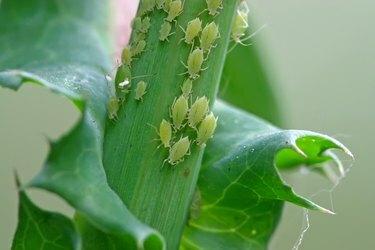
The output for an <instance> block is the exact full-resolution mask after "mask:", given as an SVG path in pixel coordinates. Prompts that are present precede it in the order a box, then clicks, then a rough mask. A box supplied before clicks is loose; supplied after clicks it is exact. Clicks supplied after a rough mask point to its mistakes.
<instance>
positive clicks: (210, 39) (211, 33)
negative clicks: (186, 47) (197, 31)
mask: <svg viewBox="0 0 375 250" xmlns="http://www.w3.org/2000/svg"><path fill="white" fill-rule="evenodd" d="M219 37H220V33H219V27H218V26H217V25H216V24H215V22H211V23H209V24H207V25H206V27H204V29H203V30H202V34H201V37H200V48H201V49H202V50H203V51H204V52H208V51H210V50H211V48H212V47H213V46H214V43H215V41H216V39H218V38H219Z"/></svg>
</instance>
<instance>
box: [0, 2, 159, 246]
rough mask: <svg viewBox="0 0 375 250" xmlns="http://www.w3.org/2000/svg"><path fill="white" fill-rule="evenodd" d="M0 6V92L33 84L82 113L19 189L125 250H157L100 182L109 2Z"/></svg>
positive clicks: (153, 236)
mask: <svg viewBox="0 0 375 250" xmlns="http://www.w3.org/2000/svg"><path fill="white" fill-rule="evenodd" d="M0 6H1V7H0V34H1V36H0V51H2V54H1V58H0V86H4V87H9V88H12V89H15V90H16V89H18V88H19V87H20V86H21V85H22V84H23V83H30V82H31V83H36V84H40V85H43V86H45V87H47V88H49V89H51V90H52V91H54V92H56V93H58V94H61V95H64V96H66V97H68V98H70V99H71V100H72V101H73V102H74V103H75V104H76V105H77V107H78V108H80V110H81V111H82V117H81V119H80V121H79V122H78V123H77V124H76V125H75V127H74V128H73V129H72V130H71V131H70V133H69V134H67V135H65V136H63V137H62V138H61V139H59V140H58V141H56V142H51V143H50V146H51V150H50V153H49V155H48V159H47V161H46V163H45V164H44V167H43V169H42V170H41V171H40V173H39V174H38V175H37V176H36V177H35V178H34V179H33V180H32V181H31V182H30V183H28V184H27V185H26V187H37V188H42V189H45V190H48V191H50V192H53V193H56V194H58V195H60V196H61V197H62V198H64V199H65V200H66V201H67V202H68V203H69V204H70V205H71V206H73V207H74V208H75V209H76V210H77V212H78V213H79V214H80V215H82V216H83V217H84V218H85V219H86V220H88V221H89V222H90V223H92V224H93V225H94V226H95V227H96V228H97V229H99V230H101V231H104V232H106V233H109V234H111V235H115V236H116V237H118V238H121V239H122V243H123V244H126V246H127V247H128V248H129V249H133V248H140V247H142V246H143V245H144V244H146V243H147V244H149V241H151V242H152V243H153V244H156V245H157V246H156V247H155V248H153V249H161V248H162V245H163V244H164V243H163V242H164V241H163V239H162V238H161V236H160V235H159V234H158V233H157V232H156V231H155V230H153V229H151V228H149V227H147V226H146V225H144V224H142V223H141V222H139V221H138V220H137V218H136V217H134V216H133V215H132V214H131V213H130V212H129V211H128V210H127V208H126V206H125V205H124V204H123V202H122V201H121V199H120V198H119V197H118V196H117V194H116V193H115V192H114V191H113V190H112V189H111V188H110V187H109V185H108V184H107V180H106V175H105V172H104V169H103V165H102V144H103V131H104V124H105V120H106V103H107V98H108V93H107V83H106V80H105V75H104V74H105V73H104V72H108V71H110V68H111V64H110V60H109V56H108V55H109V54H110V52H109V50H108V44H109V39H108V35H109V34H107V30H108V25H109V24H108V23H107V20H108V19H109V18H108V2H107V1H100V0H96V1H91V0H83V1H74V0H64V1H44V0H29V1H22V0H4V1H2V2H1V5H0ZM56 115H58V114H56ZM16 236H17V235H16ZM16 241H17V239H16ZM38 249H39V248H38Z"/></svg>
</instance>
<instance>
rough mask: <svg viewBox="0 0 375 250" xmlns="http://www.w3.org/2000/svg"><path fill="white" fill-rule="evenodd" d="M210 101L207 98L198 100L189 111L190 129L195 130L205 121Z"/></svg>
mask: <svg viewBox="0 0 375 250" xmlns="http://www.w3.org/2000/svg"><path fill="white" fill-rule="evenodd" d="M208 105H209V103H208V99H207V97H206V96H203V97H201V98H199V99H198V98H197V100H196V101H195V102H194V103H193V105H192V106H191V108H190V110H189V114H188V124H189V126H190V127H192V128H195V127H196V125H197V124H198V123H199V122H201V121H202V120H203V118H204V117H205V116H206V114H207V113H208V108H209V107H208Z"/></svg>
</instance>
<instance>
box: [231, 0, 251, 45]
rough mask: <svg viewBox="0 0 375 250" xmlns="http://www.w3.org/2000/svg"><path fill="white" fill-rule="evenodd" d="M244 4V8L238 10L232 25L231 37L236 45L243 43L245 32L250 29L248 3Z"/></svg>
mask: <svg viewBox="0 0 375 250" xmlns="http://www.w3.org/2000/svg"><path fill="white" fill-rule="evenodd" d="M244 4H245V5H244V7H243V8H239V9H238V10H237V15H236V16H235V19H234V22H233V25H232V31H231V37H232V39H233V40H234V41H235V42H236V43H241V37H243V36H244V35H245V32H246V30H247V29H248V27H249V24H248V21H247V15H248V7H247V5H246V3H244Z"/></svg>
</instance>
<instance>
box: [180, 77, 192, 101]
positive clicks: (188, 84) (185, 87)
mask: <svg viewBox="0 0 375 250" xmlns="http://www.w3.org/2000/svg"><path fill="white" fill-rule="evenodd" d="M192 89H193V81H192V80H191V79H190V78H188V79H186V80H185V81H184V83H183V84H182V86H181V91H182V94H183V95H184V96H185V97H186V98H188V97H189V95H190V93H191V90H192Z"/></svg>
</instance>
